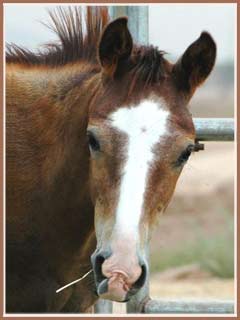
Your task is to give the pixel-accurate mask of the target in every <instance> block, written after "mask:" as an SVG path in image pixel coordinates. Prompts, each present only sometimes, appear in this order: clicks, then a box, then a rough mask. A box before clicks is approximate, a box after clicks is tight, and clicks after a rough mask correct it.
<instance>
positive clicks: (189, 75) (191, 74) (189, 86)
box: [173, 32, 217, 95]
mask: <svg viewBox="0 0 240 320" xmlns="http://www.w3.org/2000/svg"><path fill="white" fill-rule="evenodd" d="M216 51H217V49H216V44H215V42H214V40H213V38H212V37H211V35H210V34H209V33H207V32H202V33H201V35H200V37H199V38H198V39H197V40H196V41H195V42H193V43H192V44H191V45H190V46H189V47H188V48H187V50H186V51H185V52H184V54H183V56H182V57H181V58H180V60H179V61H178V62H177V63H176V64H175V66H174V67H173V74H174V77H175V79H176V85H177V87H178V88H179V89H181V90H183V91H185V92H187V93H189V94H190V95H191V94H192V93H193V92H194V90H195V89H196V88H197V87H198V86H199V85H200V84H201V83H202V82H203V81H204V80H205V79H206V78H207V77H208V75H209V74H210V72H211V71H212V68H213V66H214V63H215V59H216Z"/></svg>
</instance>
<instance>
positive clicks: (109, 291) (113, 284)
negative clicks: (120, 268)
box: [97, 276, 129, 302]
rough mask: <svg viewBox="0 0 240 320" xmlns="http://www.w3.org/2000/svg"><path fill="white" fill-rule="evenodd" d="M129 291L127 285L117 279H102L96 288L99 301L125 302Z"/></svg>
mask: <svg viewBox="0 0 240 320" xmlns="http://www.w3.org/2000/svg"><path fill="white" fill-rule="evenodd" d="M128 291H129V287H128V285H127V284H126V283H125V282H124V281H123V280H122V279H121V278H118V277H114V276H113V277H111V278H109V279H104V280H103V281H102V282H101V283H100V284H99V286H98V288H97V293H98V296H99V297H100V298H101V299H106V300H113V301H117V302H125V301H126V300H127V294H128Z"/></svg>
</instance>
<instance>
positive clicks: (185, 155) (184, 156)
mask: <svg viewBox="0 0 240 320" xmlns="http://www.w3.org/2000/svg"><path fill="white" fill-rule="evenodd" d="M192 151H194V145H192V144H190V145H189V146H188V147H187V148H186V149H185V150H184V151H183V152H182V153H181V154H180V156H179V158H178V159H177V161H176V166H181V165H183V164H184V163H185V162H187V160H188V158H189V157H190V155H191V153H192Z"/></svg>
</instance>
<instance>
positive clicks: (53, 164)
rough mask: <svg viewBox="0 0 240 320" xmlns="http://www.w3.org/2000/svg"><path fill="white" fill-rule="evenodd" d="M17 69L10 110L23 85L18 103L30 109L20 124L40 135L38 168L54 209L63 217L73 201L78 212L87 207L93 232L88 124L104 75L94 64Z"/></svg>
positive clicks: (12, 79)
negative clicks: (100, 78) (24, 121)
mask: <svg viewBox="0 0 240 320" xmlns="http://www.w3.org/2000/svg"><path fill="white" fill-rule="evenodd" d="M13 69H14V68H12V70H10V72H9V74H8V76H9V77H10V85H9V88H8V90H7V91H8V93H10V95H9V98H8V110H9V109H11V108H12V109H14V108H15V105H16V104H15V101H16V95H15V94H14V92H15V93H16V92H19V90H20V88H21V92H22V94H21V95H17V96H18V107H17V108H18V110H21V112H25V113H26V116H25V117H24V118H26V119H27V121H26V123H21V124H20V123H18V125H19V126H20V127H24V126H25V127H26V135H28V136H29V138H30V139H31V141H34V144H35V145H34V158H33V161H32V168H33V166H36V167H37V168H38V166H39V164H40V166H41V169H40V170H39V169H37V170H38V171H40V172H41V173H40V174H41V175H40V174H39V177H38V179H39V181H38V182H39V184H40V185H41V186H42V188H41V189H42V190H44V191H43V194H45V195H46V197H47V198H51V207H52V208H54V211H58V210H60V211H61V212H62V220H63V221H64V220H65V221H66V219H65V216H64V210H68V209H69V208H67V206H70V210H72V208H74V209H73V210H72V215H74V214H76V212H78V215H80V214H81V213H82V214H83V215H84V216H85V220H86V221H85V225H84V226H85V230H86V232H87V229H88V226H89V228H90V227H91V228H92V227H93V221H92V220H93V206H92V204H91V199H90V190H89V151H88V146H87V143H86V127H87V123H88V109H89V106H90V103H91V100H92V99H93V97H94V94H95V92H96V90H97V88H98V86H99V75H96V72H94V71H93V70H92V68H90V67H89V66H85V67H82V66H75V67H74V66H71V67H68V66H65V67H61V68H58V69H48V68H40V67H39V68H32V69H31V68H29V70H27V69H26V70H24V72H22V69H23V68H19V69H18V68H15V69H14V70H13ZM22 106H24V108H25V109H23V108H22ZM9 111H10V112H9V113H10V114H11V110H9ZM17 112H18V111H17ZM27 126H28V127H27ZM28 147H29V146H28ZM30 152H31V153H32V150H30ZM32 168H31V169H32ZM29 170H30V169H29ZM34 179H35V180H36V177H34V176H33V180H34ZM35 180H34V181H35ZM36 189H38V186H36ZM59 195H61V196H59ZM43 198H44V196H43ZM84 211H85V214H84ZM86 211H88V214H86ZM88 217H90V218H89V221H87V219H88ZM59 218H60V217H59ZM69 220H70V219H69ZM59 221H60V219H59ZM87 225H88V226H87Z"/></svg>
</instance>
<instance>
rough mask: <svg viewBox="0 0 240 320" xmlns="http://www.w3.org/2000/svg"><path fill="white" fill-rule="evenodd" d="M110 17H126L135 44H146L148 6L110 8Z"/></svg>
mask: <svg viewBox="0 0 240 320" xmlns="http://www.w3.org/2000/svg"><path fill="white" fill-rule="evenodd" d="M109 12H110V16H111V17H112V18H113V19H115V18H118V17H122V16H127V17H128V27H129V30H130V31H131V35H132V37H133V40H134V42H135V43H139V44H145V45H147V44H148V31H149V30H148V6H110V7H109Z"/></svg>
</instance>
